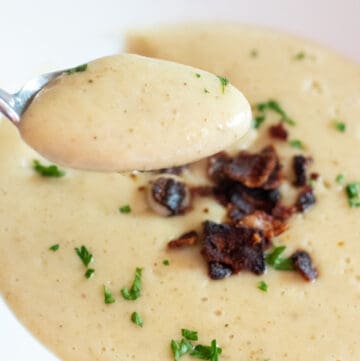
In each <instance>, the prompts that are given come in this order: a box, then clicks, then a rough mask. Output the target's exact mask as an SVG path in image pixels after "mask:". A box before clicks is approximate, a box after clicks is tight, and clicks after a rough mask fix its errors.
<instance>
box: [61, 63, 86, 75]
mask: <svg viewBox="0 0 360 361" xmlns="http://www.w3.org/2000/svg"><path fill="white" fill-rule="evenodd" d="M87 67H88V65H87V64H82V65H78V66H76V67H75V68H71V69H69V70H66V73H67V74H74V73H79V72H82V71H85V70H86V69H87Z"/></svg>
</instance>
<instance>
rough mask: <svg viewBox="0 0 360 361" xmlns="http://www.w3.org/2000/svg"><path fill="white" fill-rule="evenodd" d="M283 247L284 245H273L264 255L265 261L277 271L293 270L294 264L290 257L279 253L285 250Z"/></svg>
mask: <svg viewBox="0 0 360 361" xmlns="http://www.w3.org/2000/svg"><path fill="white" fill-rule="evenodd" d="M285 249H286V247H285V246H279V247H274V248H273V249H272V250H271V251H270V252H269V253H268V254H267V255H266V263H267V264H268V265H269V266H272V267H273V268H274V269H276V270H278V271H293V270H294V264H293V261H292V260H291V258H283V257H281V254H282V253H283V252H284V251H285Z"/></svg>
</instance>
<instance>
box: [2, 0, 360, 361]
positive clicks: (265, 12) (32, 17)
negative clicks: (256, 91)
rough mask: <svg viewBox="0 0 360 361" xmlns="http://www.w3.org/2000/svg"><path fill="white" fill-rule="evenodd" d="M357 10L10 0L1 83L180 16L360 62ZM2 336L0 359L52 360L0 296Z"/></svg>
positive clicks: (227, 0) (336, 5)
mask: <svg viewBox="0 0 360 361" xmlns="http://www.w3.org/2000/svg"><path fill="white" fill-rule="evenodd" d="M358 14H360V2H359V0H342V1H339V0H316V1H314V0H303V1H301V2H299V1H297V2H295V1H289V0H266V1H264V0H221V1H220V0H152V1H145V0H131V1H125V0H122V1H121V0H102V1H96V0H76V1H75V0H62V1H61V2H53V1H49V0H33V1H25V0H11V1H7V2H6V3H3V4H2V5H1V15H2V16H1V20H0V34H1V46H2V51H1V53H2V55H1V57H0V84H1V87H3V88H4V89H7V90H9V91H15V90H16V89H17V88H18V87H19V86H21V85H22V84H23V83H24V82H25V81H26V80H27V79H30V78H31V77H32V76H33V75H36V74H39V73H41V72H45V71H48V70H52V69H56V68H66V67H70V66H73V65H76V64H80V63H83V62H84V61H87V60H89V59H92V58H96V57H98V56H102V55H105V54H110V53H115V52H118V51H119V50H121V46H122V35H123V33H124V31H125V30H126V29H129V28H136V27H138V26H144V25H151V24H158V23H175V22H186V21H191V22H194V21H210V20H217V21H219V20H221V21H223V20H229V21H239V22H245V23H252V24H260V25H266V26H271V27H275V28H278V29H283V30H285V31H288V32H291V33H295V34H299V35H303V36H306V37H309V38H312V39H314V40H316V41H318V42H320V43H322V44H324V45H328V46H330V47H332V48H334V49H337V50H338V51H340V52H342V53H344V54H345V55H347V56H349V57H352V58H353V59H355V60H357V61H359V62H360V43H359V42H358V41H356V39H357V38H358V35H359V34H360V22H359V18H358ZM14 211H15V210H14ZM0 242H1V240H0ZM0 272H1V267H0ZM29 287H31V285H29ZM34 297H36V295H34ZM0 340H1V341H0V345H1V347H0V360H4V361H23V360H37V361H56V360H58V359H57V358H56V357H55V356H53V355H52V354H51V353H50V352H49V351H48V350H47V349H46V348H45V347H44V346H42V345H41V344H40V343H39V342H38V341H37V340H36V339H35V338H34V337H33V336H32V335H30V333H29V332H28V331H27V330H26V329H25V328H24V327H23V326H22V325H21V324H20V323H19V322H18V321H17V319H16V318H15V317H14V316H13V314H12V313H11V311H10V310H9V309H8V308H7V306H6V305H5V303H4V302H3V301H2V300H1V298H0ZM89 342H91V340H89Z"/></svg>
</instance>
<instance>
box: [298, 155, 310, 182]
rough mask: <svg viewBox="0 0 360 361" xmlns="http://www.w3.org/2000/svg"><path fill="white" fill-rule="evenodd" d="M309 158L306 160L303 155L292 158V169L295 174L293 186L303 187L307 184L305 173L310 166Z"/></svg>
mask: <svg viewBox="0 0 360 361" xmlns="http://www.w3.org/2000/svg"><path fill="white" fill-rule="evenodd" d="M311 161H312V160H311V158H306V157H304V156H303V155H295V156H294V158H293V169H294V173H295V181H294V186H296V187H303V186H304V185H306V182H307V175H306V171H307V168H308V166H309V165H310V164H311Z"/></svg>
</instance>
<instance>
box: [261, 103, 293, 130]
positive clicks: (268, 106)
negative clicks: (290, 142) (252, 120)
mask: <svg viewBox="0 0 360 361" xmlns="http://www.w3.org/2000/svg"><path fill="white" fill-rule="evenodd" d="M256 109H257V110H258V112H260V113H261V114H260V115H262V116H264V117H265V115H266V114H265V113H266V112H267V111H269V110H271V111H273V112H275V113H276V114H278V115H280V119H279V120H280V122H283V123H287V124H289V125H292V126H293V125H296V122H295V120H293V119H292V118H290V117H289V116H288V114H287V113H286V112H285V110H284V109H283V108H282V107H281V105H280V104H279V102H277V101H276V100H269V101H267V102H263V103H258V104H257V105H256Z"/></svg>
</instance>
